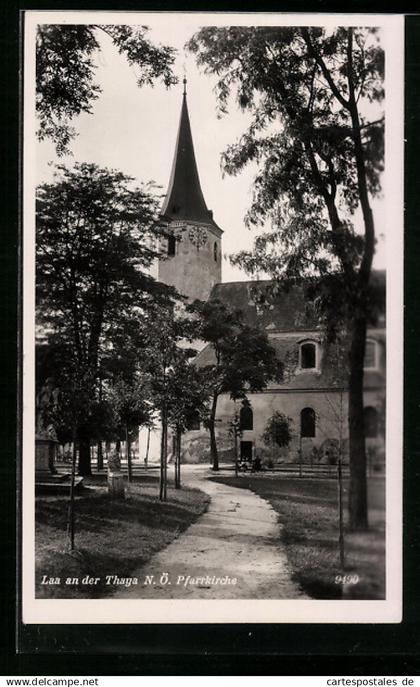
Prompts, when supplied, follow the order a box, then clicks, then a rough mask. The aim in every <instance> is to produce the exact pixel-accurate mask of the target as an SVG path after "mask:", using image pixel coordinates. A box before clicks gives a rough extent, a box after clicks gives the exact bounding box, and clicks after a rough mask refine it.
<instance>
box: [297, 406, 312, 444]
mask: <svg viewBox="0 0 420 687" xmlns="http://www.w3.org/2000/svg"><path fill="white" fill-rule="evenodd" d="M300 436H301V437H314V436H315V411H314V409H313V408H303V410H302V411H301V413H300Z"/></svg>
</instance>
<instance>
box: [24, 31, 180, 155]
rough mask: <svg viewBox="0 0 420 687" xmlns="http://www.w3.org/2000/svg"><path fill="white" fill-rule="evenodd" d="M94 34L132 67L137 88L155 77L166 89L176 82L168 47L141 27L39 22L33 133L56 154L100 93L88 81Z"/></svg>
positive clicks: (92, 70)
mask: <svg viewBox="0 0 420 687" xmlns="http://www.w3.org/2000/svg"><path fill="white" fill-rule="evenodd" d="M100 32H104V33H105V34H107V36H108V37H109V38H110V39H111V41H112V43H113V44H114V46H115V48H116V49H117V50H118V52H120V53H121V54H123V55H124V56H125V57H126V59H127V61H128V63H129V64H130V65H133V66H136V67H137V68H138V76H137V83H138V85H139V86H143V85H144V84H153V81H154V80H155V79H161V80H162V81H163V83H164V84H165V86H167V87H169V86H170V85H171V84H174V83H176V78H175V77H174V75H173V74H172V65H173V62H174V59H175V50H174V48H170V47H168V46H161V45H154V44H153V43H152V42H151V41H150V39H149V38H148V36H147V32H148V29H147V27H146V26H126V25H117V26H115V25H95V24H92V25H84V24H78V25H66V24H63V25H58V24H40V25H39V27H38V32H37V39H36V111H37V115H38V119H39V130H38V137H39V139H40V140H43V139H45V138H50V139H51V140H52V141H53V142H54V144H55V145H56V149H57V153H58V154H59V155H63V154H65V153H68V152H69V143H70V141H71V140H72V139H73V138H74V137H75V129H74V127H72V126H71V121H72V120H73V119H74V118H75V117H77V115H79V114H81V113H82V112H88V113H90V112H92V104H93V102H94V101H95V100H96V99H97V98H98V96H99V94H100V92H101V88H100V86H99V85H98V84H97V83H95V81H94V78H95V72H96V64H95V56H96V53H97V52H98V51H99V50H100V42H99V34H100Z"/></svg>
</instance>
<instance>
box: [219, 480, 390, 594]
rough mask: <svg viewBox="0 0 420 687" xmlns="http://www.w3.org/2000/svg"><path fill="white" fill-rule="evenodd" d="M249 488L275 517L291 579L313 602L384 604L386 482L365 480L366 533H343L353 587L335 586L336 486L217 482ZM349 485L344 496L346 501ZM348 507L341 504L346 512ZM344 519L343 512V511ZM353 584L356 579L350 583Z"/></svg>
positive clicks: (327, 483) (326, 482) (296, 482)
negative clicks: (378, 601)
mask: <svg viewBox="0 0 420 687" xmlns="http://www.w3.org/2000/svg"><path fill="white" fill-rule="evenodd" d="M214 479H216V480H217V481H220V482H223V483H224V484H228V485H230V486H234V487H241V488H246V489H251V490H252V491H254V492H255V493H256V494H258V495H259V496H261V497H262V498H264V499H266V500H267V501H268V502H269V503H270V504H271V505H272V507H273V508H274V510H275V511H276V513H278V516H279V521H280V522H281V524H282V525H283V531H282V540H283V543H284V544H285V546H286V552H287V555H288V559H289V564H290V566H291V568H292V570H293V576H294V578H295V579H296V580H297V581H298V582H299V584H300V585H301V586H302V588H303V589H304V590H305V591H306V592H307V593H308V594H309V595H310V596H311V597H313V598H315V599H337V598H345V599H383V598H384V596H385V482H384V479H383V478H378V477H374V478H371V479H370V480H369V508H370V510H369V519H370V529H369V531H367V532H363V533H357V534H356V533H350V532H346V533H345V555H346V570H345V574H346V575H352V576H353V575H357V576H358V581H357V583H356V584H347V583H344V584H343V583H342V581H338V580H337V581H336V576H337V575H342V574H343V573H342V571H341V569H340V563H339V553H338V545H337V541H338V509H337V483H336V481H335V480H333V479H317V478H315V479H314V478H312V479H304V478H303V479H299V478H297V477H285V476H279V475H268V474H265V475H250V476H248V475H240V476H238V477H237V478H236V477H233V476H232V477H215V478H214ZM346 487H347V485H346V484H345V489H344V492H345V493H344V497H345V500H347V488H346ZM346 506H347V504H346V503H345V508H346ZM345 517H347V512H346V510H345ZM352 579H353V580H354V579H355V578H354V577H353V578H352Z"/></svg>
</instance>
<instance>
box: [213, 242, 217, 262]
mask: <svg viewBox="0 0 420 687" xmlns="http://www.w3.org/2000/svg"><path fill="white" fill-rule="evenodd" d="M213 255H214V262H217V243H216V241H215V242H214V246H213Z"/></svg>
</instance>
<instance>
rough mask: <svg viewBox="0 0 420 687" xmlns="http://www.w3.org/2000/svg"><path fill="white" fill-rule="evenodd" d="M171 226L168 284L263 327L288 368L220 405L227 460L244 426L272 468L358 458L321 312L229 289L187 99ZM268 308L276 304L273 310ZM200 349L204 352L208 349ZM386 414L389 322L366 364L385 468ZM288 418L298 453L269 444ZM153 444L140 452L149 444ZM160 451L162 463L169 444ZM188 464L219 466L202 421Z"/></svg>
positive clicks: (379, 328) (370, 426)
mask: <svg viewBox="0 0 420 687" xmlns="http://www.w3.org/2000/svg"><path fill="white" fill-rule="evenodd" d="M161 221H162V222H163V223H164V225H165V226H166V228H167V236H166V245H165V253H166V256H165V258H163V259H161V260H160V261H159V264H158V279H159V280H160V281H163V282H165V283H167V284H171V285H173V286H175V287H176V288H177V289H178V291H179V292H180V293H182V294H184V295H186V296H187V297H188V298H189V299H191V300H192V299H194V298H200V299H201V300H205V299H207V298H217V299H219V300H221V301H223V302H224V303H225V304H226V305H228V306H229V307H230V308H232V309H234V310H240V311H242V313H243V315H244V318H245V320H246V322H247V323H248V324H250V325H253V326H256V327H261V328H262V329H263V330H264V331H265V332H266V333H267V335H268V337H269V340H270V343H271V345H272V346H273V347H274V348H275V350H276V352H277V354H278V357H279V359H280V360H281V361H282V363H283V365H284V376H283V380H282V382H281V383H275V384H274V383H272V384H270V385H269V386H268V387H267V389H266V390H264V392H262V393H255V394H250V395H249V398H248V400H249V402H250V405H249V407H248V406H247V407H245V406H242V405H241V403H239V402H236V403H235V402H234V401H232V400H231V399H230V397H229V396H227V395H223V396H221V397H220V398H219V402H218V413H217V421H216V435H217V439H218V446H219V449H220V459H221V461H222V462H223V459H226V460H228V461H232V459H233V439H232V434H231V431H230V423H231V421H232V419H233V417H234V416H235V413H238V414H239V415H240V418H241V429H242V434H241V437H240V456H241V458H242V459H249V458H251V457H253V456H255V454H256V452H257V453H258V454H259V456H260V457H261V458H262V460H263V461H264V460H265V461H270V460H273V459H274V460H276V461H278V460H284V461H296V460H301V459H303V460H304V461H311V462H313V461H317V462H319V461H323V462H324V461H327V462H328V461H329V462H333V461H334V459H335V457H336V454H337V450H338V445H339V442H340V445H341V447H342V450H343V452H344V455H346V452H347V450H348V440H347V436H348V428H347V403H348V398H347V391H346V381H345V374H344V371H345V369H346V362H345V353H344V352H343V351H342V350H341V349H340V348H339V347H338V345H327V344H326V343H325V342H324V341H323V338H322V331H321V329H320V327H319V326H318V322H317V320H316V318H315V317H314V314H313V313H311V312H310V311H309V312H308V304H307V303H305V299H304V297H303V294H302V291H301V289H299V288H298V287H295V288H294V289H292V290H290V291H288V292H287V293H284V292H283V293H280V294H279V295H277V296H276V297H275V298H274V299H266V298H261V296H262V295H263V294H262V292H263V291H266V290H267V287H269V286H270V282H267V281H251V282H245V281H244V282H232V283H222V282H221V240H222V233H223V232H222V230H221V229H220V228H219V227H218V225H217V224H216V222H215V221H214V219H213V215H212V212H211V211H210V210H208V208H207V205H206V202H205V200H204V197H203V193H202V190H201V185H200V180H199V174H198V169H197V164H196V159H195V154H194V146H193V139H192V134H191V126H190V121H189V114H188V108H187V96H186V89H185V80H184V93H183V99H182V107H181V118H180V124H179V130H178V138H177V142H176V148H175V156H174V162H173V168H172V174H171V178H170V182H169V188H168V192H167V195H166V198H165V201H164V204H163V208H162V215H161ZM374 283H375V288H378V289H379V290H381V291H383V292H384V289H385V275H384V273H376V274H375V276H374ZM262 302H265V303H266V304H265V305H263V304H262ZM199 348H200V347H199ZM201 349H202V350H200V352H199V353H198V356H197V358H196V364H198V365H206V364H208V363H210V362H211V361H212V356H213V354H212V349H211V347H210V346H205V347H204V348H203V347H201ZM384 409H385V318H384V316H382V317H380V318H379V319H378V323H377V325H376V326H375V327H374V328H371V329H370V330H369V332H368V341H367V348H366V358H365V424H366V436H367V445H368V449H369V450H370V452H371V453H372V455H374V456H375V461H379V462H380V461H381V460H383V452H384ZM275 411H280V412H281V413H284V414H285V415H286V416H287V417H289V418H290V427H291V433H292V437H293V438H292V441H291V444H290V445H289V448H288V449H280V450H275V451H273V448H272V447H270V446H266V445H265V444H264V442H263V440H262V434H263V431H264V428H265V426H266V424H267V421H268V419H269V418H270V416H272V415H273V413H274V412H275ZM144 443H145V442H144V437H143V438H142V437H141V438H140V446H141V445H143V446H144ZM152 443H153V446H152V448H151V451H150V455H151V457H152V458H153V457H155V458H156V459H157V458H158V455H159V439H158V437H157V436H155V437H154V438H153V440H152ZM182 459H183V460H184V461H185V462H198V461H203V460H204V461H207V460H209V436H208V432H207V431H206V429H205V427H204V425H203V423H200V422H199V421H198V419H197V421H196V422H195V423H192V425H191V428H190V430H189V431H188V432H187V433H186V434H185V435H184V437H183V455H182Z"/></svg>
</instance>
